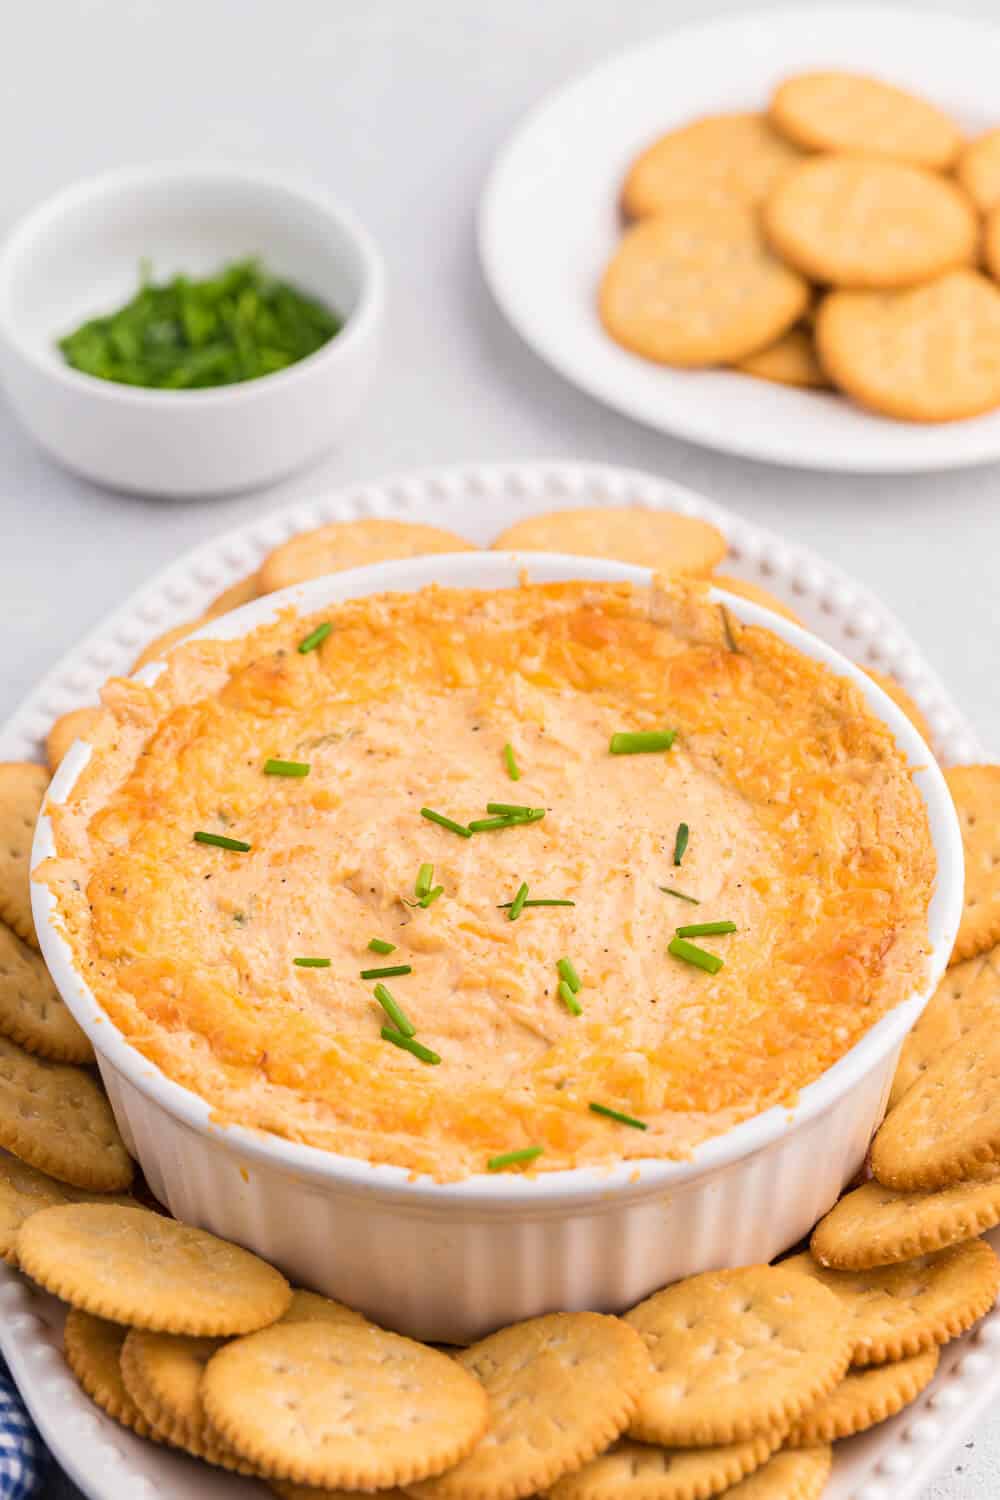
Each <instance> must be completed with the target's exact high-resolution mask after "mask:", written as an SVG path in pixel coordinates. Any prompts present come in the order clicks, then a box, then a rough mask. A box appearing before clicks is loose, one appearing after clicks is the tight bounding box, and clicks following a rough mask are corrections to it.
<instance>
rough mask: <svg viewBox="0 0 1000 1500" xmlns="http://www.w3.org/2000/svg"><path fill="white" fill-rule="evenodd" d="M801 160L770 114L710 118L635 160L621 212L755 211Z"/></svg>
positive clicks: (673, 134)
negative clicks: (712, 204) (708, 207)
mask: <svg viewBox="0 0 1000 1500" xmlns="http://www.w3.org/2000/svg"><path fill="white" fill-rule="evenodd" d="M801 159H802V153H801V151H799V150H798V149H797V148H796V147H795V146H793V145H792V144H791V143H790V142H789V141H787V140H786V139H785V138H784V137H783V136H781V135H779V133H778V132H777V131H776V130H775V129H774V126H773V125H771V123H770V122H769V121H768V119H767V117H766V116H765V115H760V114H750V113H747V114H728V115H706V116H705V117H704V118H703V119H700V120H693V121H691V123H690V124H687V125H682V126H681V127H680V128H679V129H677V130H671V131H669V132H668V133H667V134H666V135H662V136H660V138H659V139H658V140H656V141H654V142H653V144H652V145H651V146H648V147H647V148H646V150H645V151H643V152H642V153H641V155H639V156H638V157H636V159H635V161H634V162H633V163H632V165H631V166H630V167H629V170H628V173H627V175H626V177H625V182H624V184H623V186H622V209H623V211H624V212H625V213H626V214H627V215H628V217H629V218H632V219H642V218H645V217H647V215H649V214H657V213H662V212H663V211H664V210H665V209H670V208H673V207H674V206H675V205H677V204H679V203H687V202H690V201H691V200H692V199H695V200H702V201H704V200H709V201H712V200H717V201H720V202H723V203H740V204H744V205H745V206H746V207H748V208H754V207H756V205H757V204H758V203H760V202H761V201H762V200H763V199H764V198H765V197H766V196H767V194H768V193H769V192H770V190H771V188H772V187H773V186H774V183H775V182H776V181H777V180H778V178H779V177H780V176H781V174H782V172H787V171H788V168H789V167H791V166H794V165H795V163H796V162H798V161H800V160H801Z"/></svg>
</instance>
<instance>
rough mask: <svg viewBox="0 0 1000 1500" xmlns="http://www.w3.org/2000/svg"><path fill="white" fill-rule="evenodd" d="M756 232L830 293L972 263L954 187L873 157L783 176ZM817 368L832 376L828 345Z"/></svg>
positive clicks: (964, 210)
mask: <svg viewBox="0 0 1000 1500" xmlns="http://www.w3.org/2000/svg"><path fill="white" fill-rule="evenodd" d="M762 221H763V225H764V232H765V234H766V236H767V239H768V241H769V242H770V244H771V245H772V247H773V248H774V250H775V251H776V252H777V254H778V255H780V256H781V258H782V259H783V260H785V261H787V262H788V264H789V265H790V266H794V267H795V268H796V269H797V270H798V271H800V272H801V273H802V275H803V276H808V277H810V278H811V279H812V280H813V281H820V282H823V283H824V284H830V285H832V286H835V287H848V288H854V289H872V288H875V289H886V288H897V287H906V286H915V285H916V284H917V283H918V282H924V281H928V280H929V279H930V278H931V277H933V276H940V275H941V274H942V273H943V272H945V271H949V270H951V269H952V268H953V267H955V266H963V265H969V264H971V263H972V262H973V261H974V260H975V257H976V254H977V251H978V245H979V223H978V220H977V218H976V215H975V212H974V210H973V208H972V205H971V203H970V202H969V200H968V199H967V198H966V197H965V194H964V193H962V192H961V190H960V189H959V188H957V187H956V186H955V185H954V183H951V182H948V181H946V180H945V179H944V178H943V177H938V176H936V175H935V174H934V173H932V172H926V171H924V170H923V169H922V168H920V167H910V166H907V165H905V164H904V163H902V162H895V161H881V160H879V159H878V158H877V157H872V156H816V157H811V158H809V159H808V160H806V161H804V162H803V163H802V165H801V166H799V167H796V168H795V169H794V170H793V171H791V172H789V173H788V174H787V175H786V176H785V177H783V178H782V179H781V181H780V183H779V184H778V186H777V187H776V188H775V190H774V192H773V193H772V194H771V196H770V197H769V198H768V200H767V202H766V203H765V204H764V207H763V211H762ZM817 347H818V350H819V358H820V361H821V363H822V365H823V367H824V368H825V369H826V370H827V372H828V373H829V374H830V375H831V376H832V377H833V379H834V380H836V379H837V371H836V368H833V367H831V366H830V364H829V362H828V360H827V357H826V346H825V344H824V342H823V341H822V340H820V341H819V343H818V346H817Z"/></svg>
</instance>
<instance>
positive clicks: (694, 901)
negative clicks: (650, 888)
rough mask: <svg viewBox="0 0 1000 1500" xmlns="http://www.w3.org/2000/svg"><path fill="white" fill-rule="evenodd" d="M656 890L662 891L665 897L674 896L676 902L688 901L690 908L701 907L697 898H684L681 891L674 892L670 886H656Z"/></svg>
mask: <svg viewBox="0 0 1000 1500" xmlns="http://www.w3.org/2000/svg"><path fill="white" fill-rule="evenodd" d="M656 889H657V890H658V891H662V892H663V894H664V895H665V896H676V897H677V899H678V901H690V903H691V905H692V906H700V905H701V902H700V901H699V900H698V897H697V896H686V895H685V894H684V892H683V891H678V890H675V888H674V887H673V886H672V885H658V886H657V887H656Z"/></svg>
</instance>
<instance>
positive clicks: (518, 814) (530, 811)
mask: <svg viewBox="0 0 1000 1500" xmlns="http://www.w3.org/2000/svg"><path fill="white" fill-rule="evenodd" d="M486 811H487V812H488V813H503V815H504V816H505V817H508V818H531V819H532V821H533V822H536V823H537V821H538V819H539V818H544V817H545V808H544V807H523V806H522V805H521V804H520V803H518V802H487V804H486Z"/></svg>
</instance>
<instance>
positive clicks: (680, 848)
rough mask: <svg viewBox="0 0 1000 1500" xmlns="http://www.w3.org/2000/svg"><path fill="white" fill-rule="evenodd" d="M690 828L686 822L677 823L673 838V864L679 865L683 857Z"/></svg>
mask: <svg viewBox="0 0 1000 1500" xmlns="http://www.w3.org/2000/svg"><path fill="white" fill-rule="evenodd" d="M690 832H691V830H690V828H689V827H688V826H687V824H686V823H678V825H677V837H676V838H675V839H674V864H675V865H679V864H680V862H681V860H682V859H683V858H684V851H685V849H686V848H687V846H688V836H689V834H690Z"/></svg>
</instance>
